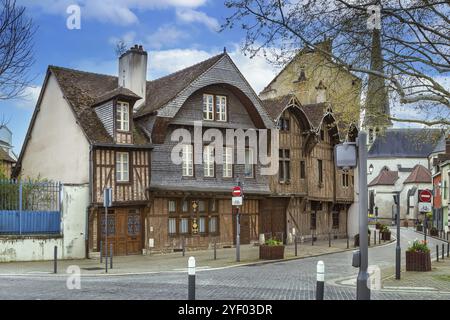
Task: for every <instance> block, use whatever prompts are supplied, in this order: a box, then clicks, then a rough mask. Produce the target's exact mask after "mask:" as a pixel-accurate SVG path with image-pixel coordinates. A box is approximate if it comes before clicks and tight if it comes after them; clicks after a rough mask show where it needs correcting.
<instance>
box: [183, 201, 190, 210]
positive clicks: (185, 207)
mask: <svg viewBox="0 0 450 320" xmlns="http://www.w3.org/2000/svg"><path fill="white" fill-rule="evenodd" d="M181 211H182V212H189V201H187V200H184V201H183V206H182V207H181Z"/></svg>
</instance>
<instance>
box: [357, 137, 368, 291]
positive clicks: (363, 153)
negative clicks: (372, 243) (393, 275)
mask: <svg viewBox="0 0 450 320" xmlns="http://www.w3.org/2000/svg"><path fill="white" fill-rule="evenodd" d="M366 142H367V133H366V132H364V131H360V132H359V135H358V155H359V163H358V169H359V171H358V174H359V251H360V259H361V260H360V266H359V273H358V278H357V281H356V298H357V299H358V300H370V289H369V288H368V286H367V284H368V280H369V273H368V272H367V268H368V264H369V259H368V254H369V252H368V251H369V250H368V247H367V246H368V243H367V241H368V234H367V229H368V217H367V208H368V206H367V202H368V201H367V197H368V194H367V193H368V191H367V190H368V189H367V147H366Z"/></svg>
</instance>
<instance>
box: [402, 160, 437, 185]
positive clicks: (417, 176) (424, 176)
mask: <svg viewBox="0 0 450 320" xmlns="http://www.w3.org/2000/svg"><path fill="white" fill-rule="evenodd" d="M406 183H431V172H430V170H428V169H427V168H425V167H424V166H422V165H420V164H418V165H416V166H415V167H414V169H413V171H412V172H411V173H410V175H409V176H408V178H406V180H405V181H404V182H403V184H406Z"/></svg>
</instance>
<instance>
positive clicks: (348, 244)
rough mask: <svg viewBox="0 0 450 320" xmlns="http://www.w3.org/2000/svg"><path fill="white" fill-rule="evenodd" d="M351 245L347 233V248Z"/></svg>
mask: <svg viewBox="0 0 450 320" xmlns="http://www.w3.org/2000/svg"><path fill="white" fill-rule="evenodd" d="M349 247H350V243H349V240H348V235H347V249H348V248H349Z"/></svg>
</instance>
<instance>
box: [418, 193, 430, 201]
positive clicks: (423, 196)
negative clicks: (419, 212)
mask: <svg viewBox="0 0 450 320" xmlns="http://www.w3.org/2000/svg"><path fill="white" fill-rule="evenodd" d="M432 196H433V195H432V194H431V191H430V190H420V191H419V202H431V198H432Z"/></svg>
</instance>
